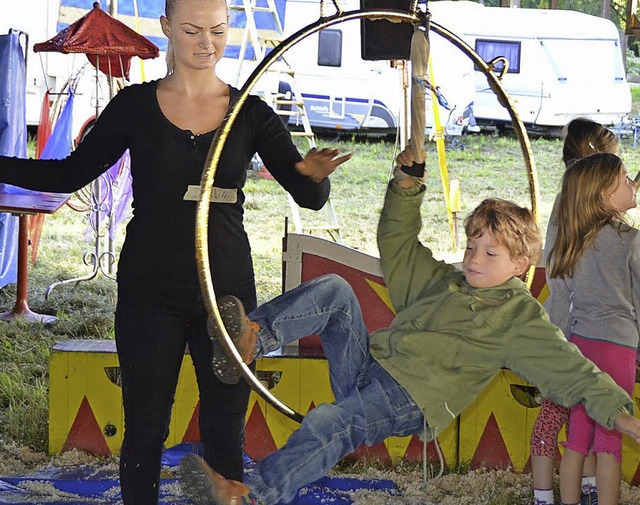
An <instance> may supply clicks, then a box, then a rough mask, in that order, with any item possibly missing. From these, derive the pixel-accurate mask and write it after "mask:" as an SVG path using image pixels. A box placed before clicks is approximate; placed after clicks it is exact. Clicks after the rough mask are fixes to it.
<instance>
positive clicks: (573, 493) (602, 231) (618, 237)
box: [545, 153, 640, 505]
mask: <svg viewBox="0 0 640 505" xmlns="http://www.w3.org/2000/svg"><path fill="white" fill-rule="evenodd" d="M636 205H637V203H636V184H635V182H634V181H633V179H631V178H630V177H629V175H628V173H627V170H626V168H625V166H624V164H623V163H622V160H621V159H620V158H619V157H618V156H616V155H615V154H610V153H595V154H592V155H590V156H587V157H586V158H582V159H580V160H578V161H576V162H575V163H573V164H571V165H570V166H569V168H568V169H567V171H566V172H565V174H564V177H563V180H562V191H561V193H560V195H559V197H558V200H557V201H556V207H555V214H556V223H555V224H556V233H555V240H554V241H553V244H552V246H551V248H550V250H549V255H548V258H547V263H546V268H547V277H548V281H547V282H548V286H549V291H550V297H549V300H548V301H547V303H546V304H545V307H546V308H547V311H548V312H549V317H550V319H551V321H552V322H553V323H554V324H556V325H557V326H559V327H560V328H564V329H565V331H566V332H567V334H569V335H570V341H571V342H572V343H573V344H575V345H576V346H577V347H578V348H579V349H580V350H581V351H582V353H583V354H584V355H585V356H586V357H587V358H589V359H591V360H592V361H593V362H594V363H595V364H596V365H597V366H598V367H599V368H600V369H601V370H602V371H603V372H607V373H608V374H610V375H611V376H612V378H613V379H614V380H615V381H616V383H617V384H618V385H619V386H620V387H622V388H623V389H625V390H626V391H627V392H629V393H630V392H631V391H632V388H633V383H634V378H635V355H636V348H637V346H638V321H637V319H636V314H638V310H639V309H640V305H636V301H639V303H640V234H639V233H638V230H637V229H635V228H633V227H631V226H629V225H628V224H627V223H626V222H625V213H626V211H628V210H629V209H631V208H634V207H636ZM552 399H553V398H552ZM621 447H622V439H621V436H620V434H619V433H617V432H616V431H615V430H607V429H605V428H604V427H602V426H600V425H598V424H596V423H595V421H593V420H592V419H589V418H588V417H587V416H586V414H585V413H584V410H583V409H581V408H580V407H579V406H574V407H572V408H571V417H570V430H569V434H568V441H567V443H566V444H565V452H564V455H563V458H562V463H561V465H560V496H561V498H562V502H563V504H566V505H574V504H578V503H579V502H580V479H581V476H582V468H583V464H584V460H585V457H586V456H587V454H588V453H589V451H590V450H591V451H592V452H593V453H594V454H595V455H596V461H597V463H596V487H597V496H598V503H599V505H615V504H617V503H618V496H619V490H620V479H621V458H620V455H621Z"/></svg>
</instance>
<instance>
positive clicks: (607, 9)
mask: <svg viewBox="0 0 640 505" xmlns="http://www.w3.org/2000/svg"><path fill="white" fill-rule="evenodd" d="M600 16H602V17H603V18H605V19H611V0H602V7H601V9H600Z"/></svg>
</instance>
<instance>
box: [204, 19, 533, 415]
mask: <svg viewBox="0 0 640 505" xmlns="http://www.w3.org/2000/svg"><path fill="white" fill-rule="evenodd" d="M353 19H371V20H375V19H386V20H389V21H392V22H408V23H412V24H414V25H421V26H429V29H430V30H433V31H434V32H436V33H437V34H439V35H441V36H442V37H444V38H445V39H447V40H448V41H449V42H451V43H452V44H454V45H455V46H456V47H458V48H459V49H460V50H461V51H462V52H463V53H465V54H466V55H467V56H468V57H469V58H470V59H471V60H472V61H473V62H474V63H475V64H476V66H477V67H478V68H479V69H480V70H481V71H482V72H483V73H484V74H485V75H486V77H487V80H488V81H489V86H490V87H491V89H492V90H493V91H494V93H495V94H496V95H497V97H498V101H499V102H500V103H501V104H502V105H504V106H505V107H506V108H507V110H508V111H509V114H510V116H511V121H512V123H513V127H514V130H515V132H516V136H517V138H518V140H519V142H520V146H521V148H522V153H523V157H524V160H525V165H526V168H527V175H528V180H529V191H530V194H531V210H532V212H533V215H534V217H535V218H536V221H537V220H538V214H537V209H538V193H539V191H538V178H537V173H536V168H535V164H534V161H533V153H532V150H531V144H530V142H529V137H528V135H527V131H526V129H525V127H524V124H523V123H522V121H521V120H520V118H519V117H518V114H517V113H516V111H515V109H514V107H513V104H512V103H511V100H510V99H509V96H508V95H507V92H506V91H505V89H504V88H503V87H502V83H501V82H500V80H499V79H498V78H497V77H496V75H495V74H494V73H493V71H492V69H491V67H490V66H489V65H487V63H486V62H485V61H484V60H483V59H482V57H480V55H479V54H478V53H476V52H475V50H474V49H473V48H471V47H470V46H469V45H468V44H467V43H466V42H464V41H463V40H462V39H460V38H459V37H458V36H457V35H455V34H454V33H452V32H450V31H449V30H447V29H446V28H444V27H442V26H441V25H438V24H437V23H434V22H432V21H431V22H428V19H427V16H426V15H425V14H424V13H422V12H412V13H407V12H403V11H398V10H394V9H361V10H356V11H349V12H345V11H340V12H338V13H337V14H335V15H333V16H330V17H323V18H320V19H319V20H318V21H316V22H315V23H312V24H310V25H307V26H306V27H304V28H302V29H301V30H299V31H297V32H296V33H294V34H293V35H291V36H290V37H288V38H287V39H285V40H284V41H282V42H281V43H280V44H278V45H277V46H276V47H275V48H274V49H273V50H272V51H271V52H270V53H269V54H268V55H267V56H266V57H265V58H264V59H263V60H262V62H260V64H259V65H258V66H257V67H256V69H255V70H254V71H253V72H252V73H251V75H250V76H249V78H248V79H247V81H246V82H245V84H244V85H243V86H242V89H241V90H240V96H239V98H238V100H237V101H236V103H235V104H234V105H233V106H232V107H231V109H230V110H229V113H228V114H227V116H226V117H225V118H224V120H223V121H222V123H221V124H220V126H219V127H218V129H217V130H216V133H215V136H214V138H213V141H212V143H211V146H210V148H209V152H208V154H207V159H206V162H205V166H204V169H203V172H202V178H201V181H200V189H201V193H200V199H199V200H198V204H197V208H196V265H197V269H198V278H199V280H200V287H201V290H202V295H203V299H204V303H205V306H206V308H207V311H208V313H209V314H210V315H211V317H213V318H214V319H215V324H214V325H213V326H214V328H215V329H216V331H215V333H216V337H217V338H218V340H219V341H220V343H221V344H222V347H223V348H224V350H225V352H226V353H227V356H228V357H229V358H230V359H231V360H232V361H233V363H234V364H235V365H236V366H237V367H238V368H239V369H240V371H241V373H242V376H243V377H244V379H245V380H246V381H247V382H248V383H249V385H250V386H251V387H252V388H253V389H254V390H255V391H256V392H257V393H258V394H259V395H260V396H261V397H262V398H264V399H265V400H266V401H267V402H268V403H270V404H271V405H272V406H273V407H274V408H275V409H276V410H278V411H279V412H281V413H282V414H284V415H285V416H287V417H289V418H291V419H293V420H294V421H297V422H301V421H302V419H303V417H304V416H303V415H302V414H300V413H298V412H296V411H295V410H293V409H292V408H290V407H289V406H287V405H286V404H284V403H283V402H282V401H280V400H279V399H278V398H276V397H275V396H274V395H273V394H272V393H271V392H270V391H269V390H268V389H267V388H266V387H265V386H264V385H263V384H262V383H261V382H260V381H259V380H258V379H257V378H256V376H255V375H254V374H253V373H252V372H251V370H250V369H249V367H248V366H247V365H246V364H245V363H244V362H243V361H242V356H241V355H240V353H239V352H238V350H237V349H236V347H235V345H234V344H233V341H232V340H231V337H229V334H228V332H227V330H226V328H225V326H224V324H223V322H222V319H221V317H220V312H219V311H218V305H217V303H216V295H215V290H214V287H213V281H212V277H211V268H210V264H209V242H208V229H209V228H208V225H209V208H210V203H209V201H210V198H211V193H212V188H213V181H214V178H215V174H216V170H217V168H218V162H219V161H220V155H221V153H222V149H223V148H224V144H225V142H226V140H227V138H228V136H229V132H230V131H231V128H232V126H233V124H234V122H235V120H236V118H237V117H238V114H239V113H240V109H241V108H242V106H243V105H244V103H245V101H246V100H247V97H248V96H249V92H250V90H251V89H252V88H253V86H254V85H255V84H256V82H257V81H258V79H259V78H260V77H261V76H262V74H264V73H265V72H266V70H267V69H268V68H269V67H270V66H271V64H273V63H274V62H275V61H276V60H277V59H278V58H280V57H281V56H282V54H283V53H284V52H286V51H287V50H288V49H289V48H290V47H292V46H293V45H295V44H297V43H298V42H300V41H301V40H303V39H304V38H306V37H308V36H309V35H312V34H314V33H316V32H318V31H320V30H322V29H324V28H327V27H329V26H332V25H335V24H338V23H342V22H345V21H350V20H353ZM530 273H531V272H530Z"/></svg>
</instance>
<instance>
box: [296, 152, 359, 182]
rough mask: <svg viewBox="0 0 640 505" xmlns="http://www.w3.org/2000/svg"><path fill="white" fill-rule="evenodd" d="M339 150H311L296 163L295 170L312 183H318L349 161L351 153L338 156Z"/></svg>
mask: <svg viewBox="0 0 640 505" xmlns="http://www.w3.org/2000/svg"><path fill="white" fill-rule="evenodd" d="M340 153H341V151H340V149H328V148H326V147H325V148H323V149H316V148H315V147H314V148H313V149H311V150H310V151H309V152H308V153H307V154H306V156H305V157H304V159H303V160H302V161H299V162H298V163H296V170H297V171H298V172H299V173H301V174H302V175H306V176H307V177H309V178H310V179H311V180H313V182H316V183H320V182H322V181H323V180H325V179H326V178H327V177H328V176H329V175H331V174H332V173H333V172H334V171H335V169H336V168H338V167H339V166H340V165H342V164H343V163H344V162H345V161H347V160H349V159H351V157H352V156H353V153H347V154H343V155H340Z"/></svg>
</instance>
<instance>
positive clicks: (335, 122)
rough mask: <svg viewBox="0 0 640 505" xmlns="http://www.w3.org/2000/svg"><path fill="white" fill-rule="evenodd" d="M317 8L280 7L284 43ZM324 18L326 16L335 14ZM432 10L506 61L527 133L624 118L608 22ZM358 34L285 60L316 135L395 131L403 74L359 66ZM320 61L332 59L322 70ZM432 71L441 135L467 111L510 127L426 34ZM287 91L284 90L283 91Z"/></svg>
mask: <svg viewBox="0 0 640 505" xmlns="http://www.w3.org/2000/svg"><path fill="white" fill-rule="evenodd" d="M319 5H320V2H319V0H286V2H285V4H284V31H285V35H287V36H288V35H290V34H292V33H294V32H296V31H298V30H299V29H301V28H303V27H304V26H306V25H308V24H310V23H312V22H314V21H316V20H317V19H318V17H319V13H320V8H319ZM340 5H341V6H342V8H343V10H345V11H351V10H357V9H359V8H360V1H359V0H341V1H340ZM325 9H326V10H329V11H330V12H329V13H328V14H332V13H333V11H332V9H333V8H332V7H325ZM429 10H430V12H431V13H432V20H433V21H434V22H436V23H438V24H440V25H442V26H443V27H445V28H446V29H448V30H450V31H451V32H453V33H454V34H455V35H457V36H458V37H460V38H461V39H463V40H464V41H465V42H467V43H468V44H469V45H470V46H471V47H472V48H473V49H475V51H476V52H477V53H479V54H480V56H482V57H483V59H484V60H485V61H490V60H492V59H493V58H495V57H496V56H504V57H505V58H506V59H507V60H508V61H509V65H508V69H507V72H506V73H505V74H504V76H503V79H502V83H503V85H504V86H505V88H506V90H507V92H508V93H509V95H510V97H511V98H512V101H513V102H514V105H515V108H516V110H517V112H518V114H519V116H520V118H521V119H522V121H523V122H524V123H525V124H526V125H527V127H528V128H529V129H530V130H541V131H549V130H557V129H558V128H559V127H561V126H563V125H565V124H566V123H567V122H568V121H569V120H571V119H572V118H574V117H576V116H585V117H590V118H592V119H594V120H595V121H598V122H600V123H602V124H605V125H611V124H614V123H617V122H618V121H619V120H620V119H621V118H622V117H623V116H625V115H626V114H628V113H629V112H630V110H631V94H630V90H629V86H628V83H627V82H626V77H625V69H624V64H623V59H622V53H621V50H620V42H619V34H618V31H617V28H616V27H615V25H614V24H613V23H612V22H611V21H609V20H606V19H603V18H599V17H595V16H590V15H587V14H582V13H579V12H574V11H566V10H545V9H515V8H501V7H484V6H483V5H481V4H479V3H476V2H471V1H447V0H442V1H431V2H429ZM360 27H361V25H360V22H359V21H357V20H354V21H348V22H344V23H340V24H336V25H333V26H332V27H330V28H329V29H328V30H324V31H323V32H320V33H316V34H314V35H311V36H310V37H308V38H307V39H305V40H303V41H302V42H300V43H299V44H297V45H296V46H294V47H293V48H292V49H291V50H289V51H288V52H287V53H286V58H287V60H288V61H289V63H290V64H291V66H292V67H293V69H294V70H295V79H296V83H297V85H298V88H299V90H300V91H301V92H302V96H303V97H304V99H305V103H306V107H307V112H308V114H309V117H310V121H311V125H312V126H314V127H324V128H330V129H343V130H359V131H364V132H372V131H384V130H387V131H390V130H394V129H395V128H396V127H397V125H398V121H399V117H400V114H401V106H402V103H403V102H402V100H403V86H402V78H401V75H400V72H399V71H398V70H397V69H394V68H392V67H391V65H390V63H389V62H388V61H365V60H363V59H362V58H361V57H360V41H361V36H360ZM327 54H329V55H333V57H332V58H329V60H328V61H327V58H326V55H327ZM431 61H432V64H433V67H434V78H433V81H434V82H433V84H434V85H436V86H439V87H440V90H441V92H442V95H443V96H444V97H445V99H446V100H447V102H448V103H449V106H450V108H449V110H446V109H443V108H442V107H441V109H440V112H441V116H444V117H443V123H445V124H446V125H447V130H448V133H452V132H455V128H456V125H460V124H461V123H462V121H463V116H465V115H468V114H469V111H470V109H471V111H472V115H473V116H475V120H476V121H477V122H478V124H480V125H484V126H497V127H499V128H501V127H503V126H506V125H508V124H509V123H510V122H511V119H510V116H509V114H508V111H507V110H506V109H505V108H504V107H502V106H501V105H500V104H499V103H498V101H497V99H496V97H495V94H494V93H493V91H492V90H491V89H490V88H489V86H488V84H487V80H486V78H485V77H484V75H483V74H482V72H480V71H479V70H477V69H475V70H474V68H473V64H472V62H471V60H470V59H469V58H467V57H466V56H465V55H464V54H463V53H462V51H460V50H459V49H458V48H456V47H454V46H453V45H452V44H450V43H449V42H448V41H447V40H445V39H444V38H442V37H439V36H438V35H437V34H435V32H433V31H432V32H431ZM244 68H245V69H246V68H247V67H246V66H245V67H244ZM246 75H248V73H247V74H245V76H246ZM242 82H243V79H241V80H240V83H242ZM271 86H273V84H272V85H271ZM287 86H288V84H287V83H286V81H283V82H282V84H281V89H285V90H286V89H287ZM427 107H428V110H427V121H432V119H433V114H432V110H431V104H430V103H429V104H428V105H427ZM459 131H460V130H459V129H458V132H459Z"/></svg>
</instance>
